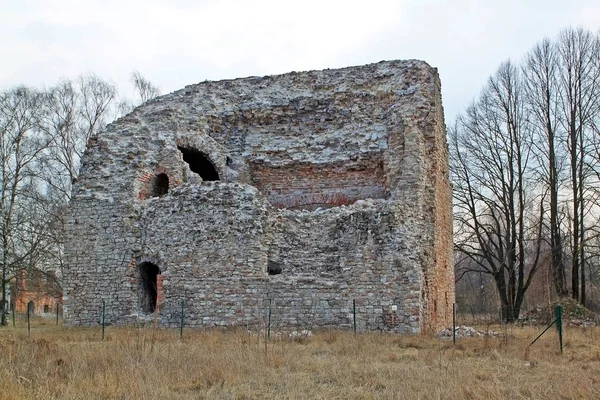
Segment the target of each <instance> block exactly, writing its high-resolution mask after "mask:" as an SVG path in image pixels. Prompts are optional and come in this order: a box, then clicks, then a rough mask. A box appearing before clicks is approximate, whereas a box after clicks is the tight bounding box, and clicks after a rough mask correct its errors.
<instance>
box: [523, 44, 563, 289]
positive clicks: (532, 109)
mask: <svg viewBox="0 0 600 400" xmlns="http://www.w3.org/2000/svg"><path fill="white" fill-rule="evenodd" d="M557 68H558V63H557V54H556V51H555V47H554V45H553V44H552V43H551V41H550V40H549V39H544V40H543V41H542V42H540V43H538V44H537V45H536V46H534V47H533V49H532V50H531V51H530V52H529V53H528V55H527V57H526V59H525V63H524V66H523V75H524V86H525V96H526V107H527V111H528V112H529V113H530V114H531V120H532V122H533V124H532V129H533V130H534V132H535V134H536V135H537V136H539V137H540V141H539V142H537V141H534V143H533V144H534V146H535V150H536V151H535V156H536V157H538V158H540V159H541V160H540V162H539V169H538V172H539V173H540V175H541V179H543V181H544V184H545V185H547V187H548V194H549V196H548V197H549V203H550V204H549V210H550V214H549V228H550V229H549V230H550V243H549V245H550V252H551V257H550V269H551V271H552V278H553V279H552V281H553V283H554V289H555V291H556V293H557V295H558V296H559V297H564V296H567V295H568V290H567V283H566V280H567V279H566V274H565V264H564V251H563V243H562V232H561V226H560V219H559V190H560V182H561V181H562V179H561V171H562V169H563V165H564V157H565V154H564V151H562V148H561V147H560V143H561V136H560V132H559V121H558V110H557V108H558V103H559V102H558V90H557V86H558V82H557V78H556V70H557Z"/></svg>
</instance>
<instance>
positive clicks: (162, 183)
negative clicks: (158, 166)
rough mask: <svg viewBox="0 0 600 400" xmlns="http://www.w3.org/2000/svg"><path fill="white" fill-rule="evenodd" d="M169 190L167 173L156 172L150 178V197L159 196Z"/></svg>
mask: <svg viewBox="0 0 600 400" xmlns="http://www.w3.org/2000/svg"><path fill="white" fill-rule="evenodd" d="M168 191H169V177H168V176H167V174H164V173H163V174H158V175H156V176H155V177H154V178H152V194H151V196H152V197H160V196H164V195H165V194H167V192H168Z"/></svg>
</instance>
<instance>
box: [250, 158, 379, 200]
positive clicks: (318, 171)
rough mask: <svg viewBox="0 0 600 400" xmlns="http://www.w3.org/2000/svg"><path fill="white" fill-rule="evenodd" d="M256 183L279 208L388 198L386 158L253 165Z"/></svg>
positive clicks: (253, 175)
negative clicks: (336, 162) (323, 163)
mask: <svg viewBox="0 0 600 400" xmlns="http://www.w3.org/2000/svg"><path fill="white" fill-rule="evenodd" d="M251 176H252V181H253V183H254V185H255V186H256V187H257V188H258V189H259V190H260V191H261V192H263V193H264V194H265V195H266V196H267V197H268V199H269V202H270V203H271V205H273V206H274V207H277V208H294V209H315V208H318V207H321V208H329V207H336V206H341V205H349V204H352V203H354V202H355V201H356V200H364V199H383V198H386V197H387V190H386V187H385V175H384V172H383V160H382V157H381V156H380V155H379V156H378V157H372V159H368V160H363V161H361V162H349V163H339V164H337V165H336V164H334V165H327V164H326V165H313V164H308V165H287V166H283V167H269V166H264V165H262V164H255V165H252V166H251Z"/></svg>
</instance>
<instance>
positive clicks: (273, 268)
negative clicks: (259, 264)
mask: <svg viewBox="0 0 600 400" xmlns="http://www.w3.org/2000/svg"><path fill="white" fill-rule="evenodd" d="M268 273H269V275H279V274H281V264H280V263H278V262H275V261H271V260H269V264H268Z"/></svg>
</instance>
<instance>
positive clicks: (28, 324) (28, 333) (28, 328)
mask: <svg viewBox="0 0 600 400" xmlns="http://www.w3.org/2000/svg"><path fill="white" fill-rule="evenodd" d="M29 308H30V307H29V303H27V336H29V335H30V333H31V324H30V322H29Z"/></svg>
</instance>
